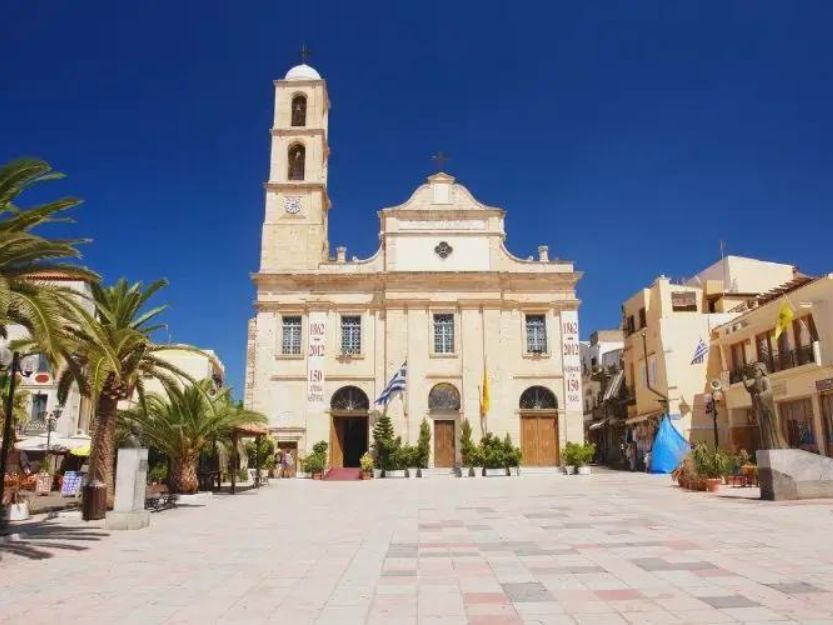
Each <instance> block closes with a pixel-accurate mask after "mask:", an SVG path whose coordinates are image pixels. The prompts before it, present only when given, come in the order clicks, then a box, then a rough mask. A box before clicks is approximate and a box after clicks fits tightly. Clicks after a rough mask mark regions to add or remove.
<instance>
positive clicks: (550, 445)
mask: <svg viewBox="0 0 833 625" xmlns="http://www.w3.org/2000/svg"><path fill="white" fill-rule="evenodd" d="M519 408H520V413H521V452H522V453H523V463H524V464H525V465H528V466H556V465H557V464H558V460H559V458H558V400H557V399H556V397H555V394H554V393H553V392H552V391H551V390H549V389H548V388H546V387H545V386H530V387H529V388H528V389H526V390H525V391H524V392H523V393H521V399H520V402H519Z"/></svg>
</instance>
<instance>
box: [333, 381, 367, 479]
mask: <svg viewBox="0 0 833 625" xmlns="http://www.w3.org/2000/svg"><path fill="white" fill-rule="evenodd" d="M369 409H370V401H369V400H368V399H367V395H366V394H365V392H364V391H363V390H361V389H360V388H358V387H356V386H344V387H342V388H340V389H338V390H337V391H336V392H335V393H334V394H333V397H332V399H331V400H330V414H331V415H332V424H331V427H330V465H331V466H333V467H336V468H341V467H349V468H358V467H359V466H360V462H359V460H360V459H361V457H362V454H364V452H366V451H367V441H368V414H367V411H368V410H369Z"/></svg>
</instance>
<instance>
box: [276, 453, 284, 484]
mask: <svg viewBox="0 0 833 625" xmlns="http://www.w3.org/2000/svg"><path fill="white" fill-rule="evenodd" d="M275 466H276V467H277V469H278V470H277V474H278V479H280V478H282V477H283V449H281V448H280V447H278V451H277V452H275Z"/></svg>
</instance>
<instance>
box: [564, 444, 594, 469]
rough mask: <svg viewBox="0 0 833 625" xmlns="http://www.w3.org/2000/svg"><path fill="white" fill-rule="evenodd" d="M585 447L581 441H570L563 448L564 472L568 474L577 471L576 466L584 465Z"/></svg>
mask: <svg viewBox="0 0 833 625" xmlns="http://www.w3.org/2000/svg"><path fill="white" fill-rule="evenodd" d="M583 448H584V445H582V444H580V443H573V442H569V443H567V444H566V445H565V446H564V447H563V449H562V450H561V457H562V458H563V459H564V460H563V462H564V472H565V473H566V474H567V475H571V474H573V473H575V470H576V467H579V466H582V460H583V458H584V450H583ZM591 458H592V456H591Z"/></svg>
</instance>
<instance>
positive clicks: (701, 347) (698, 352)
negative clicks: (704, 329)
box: [691, 336, 709, 365]
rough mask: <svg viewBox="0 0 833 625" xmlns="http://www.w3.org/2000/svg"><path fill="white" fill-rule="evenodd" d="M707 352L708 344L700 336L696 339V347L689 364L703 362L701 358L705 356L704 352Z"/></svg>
mask: <svg viewBox="0 0 833 625" xmlns="http://www.w3.org/2000/svg"><path fill="white" fill-rule="evenodd" d="M708 353H709V346H708V345H706V342H705V341H704V340H703V337H702V336H701V337H700V338H699V339H698V340H697V348H696V349H695V350H694V358H692V359H691V364H693V365H699V364H702V363H703V359H704V358H705V357H706V354H708Z"/></svg>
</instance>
